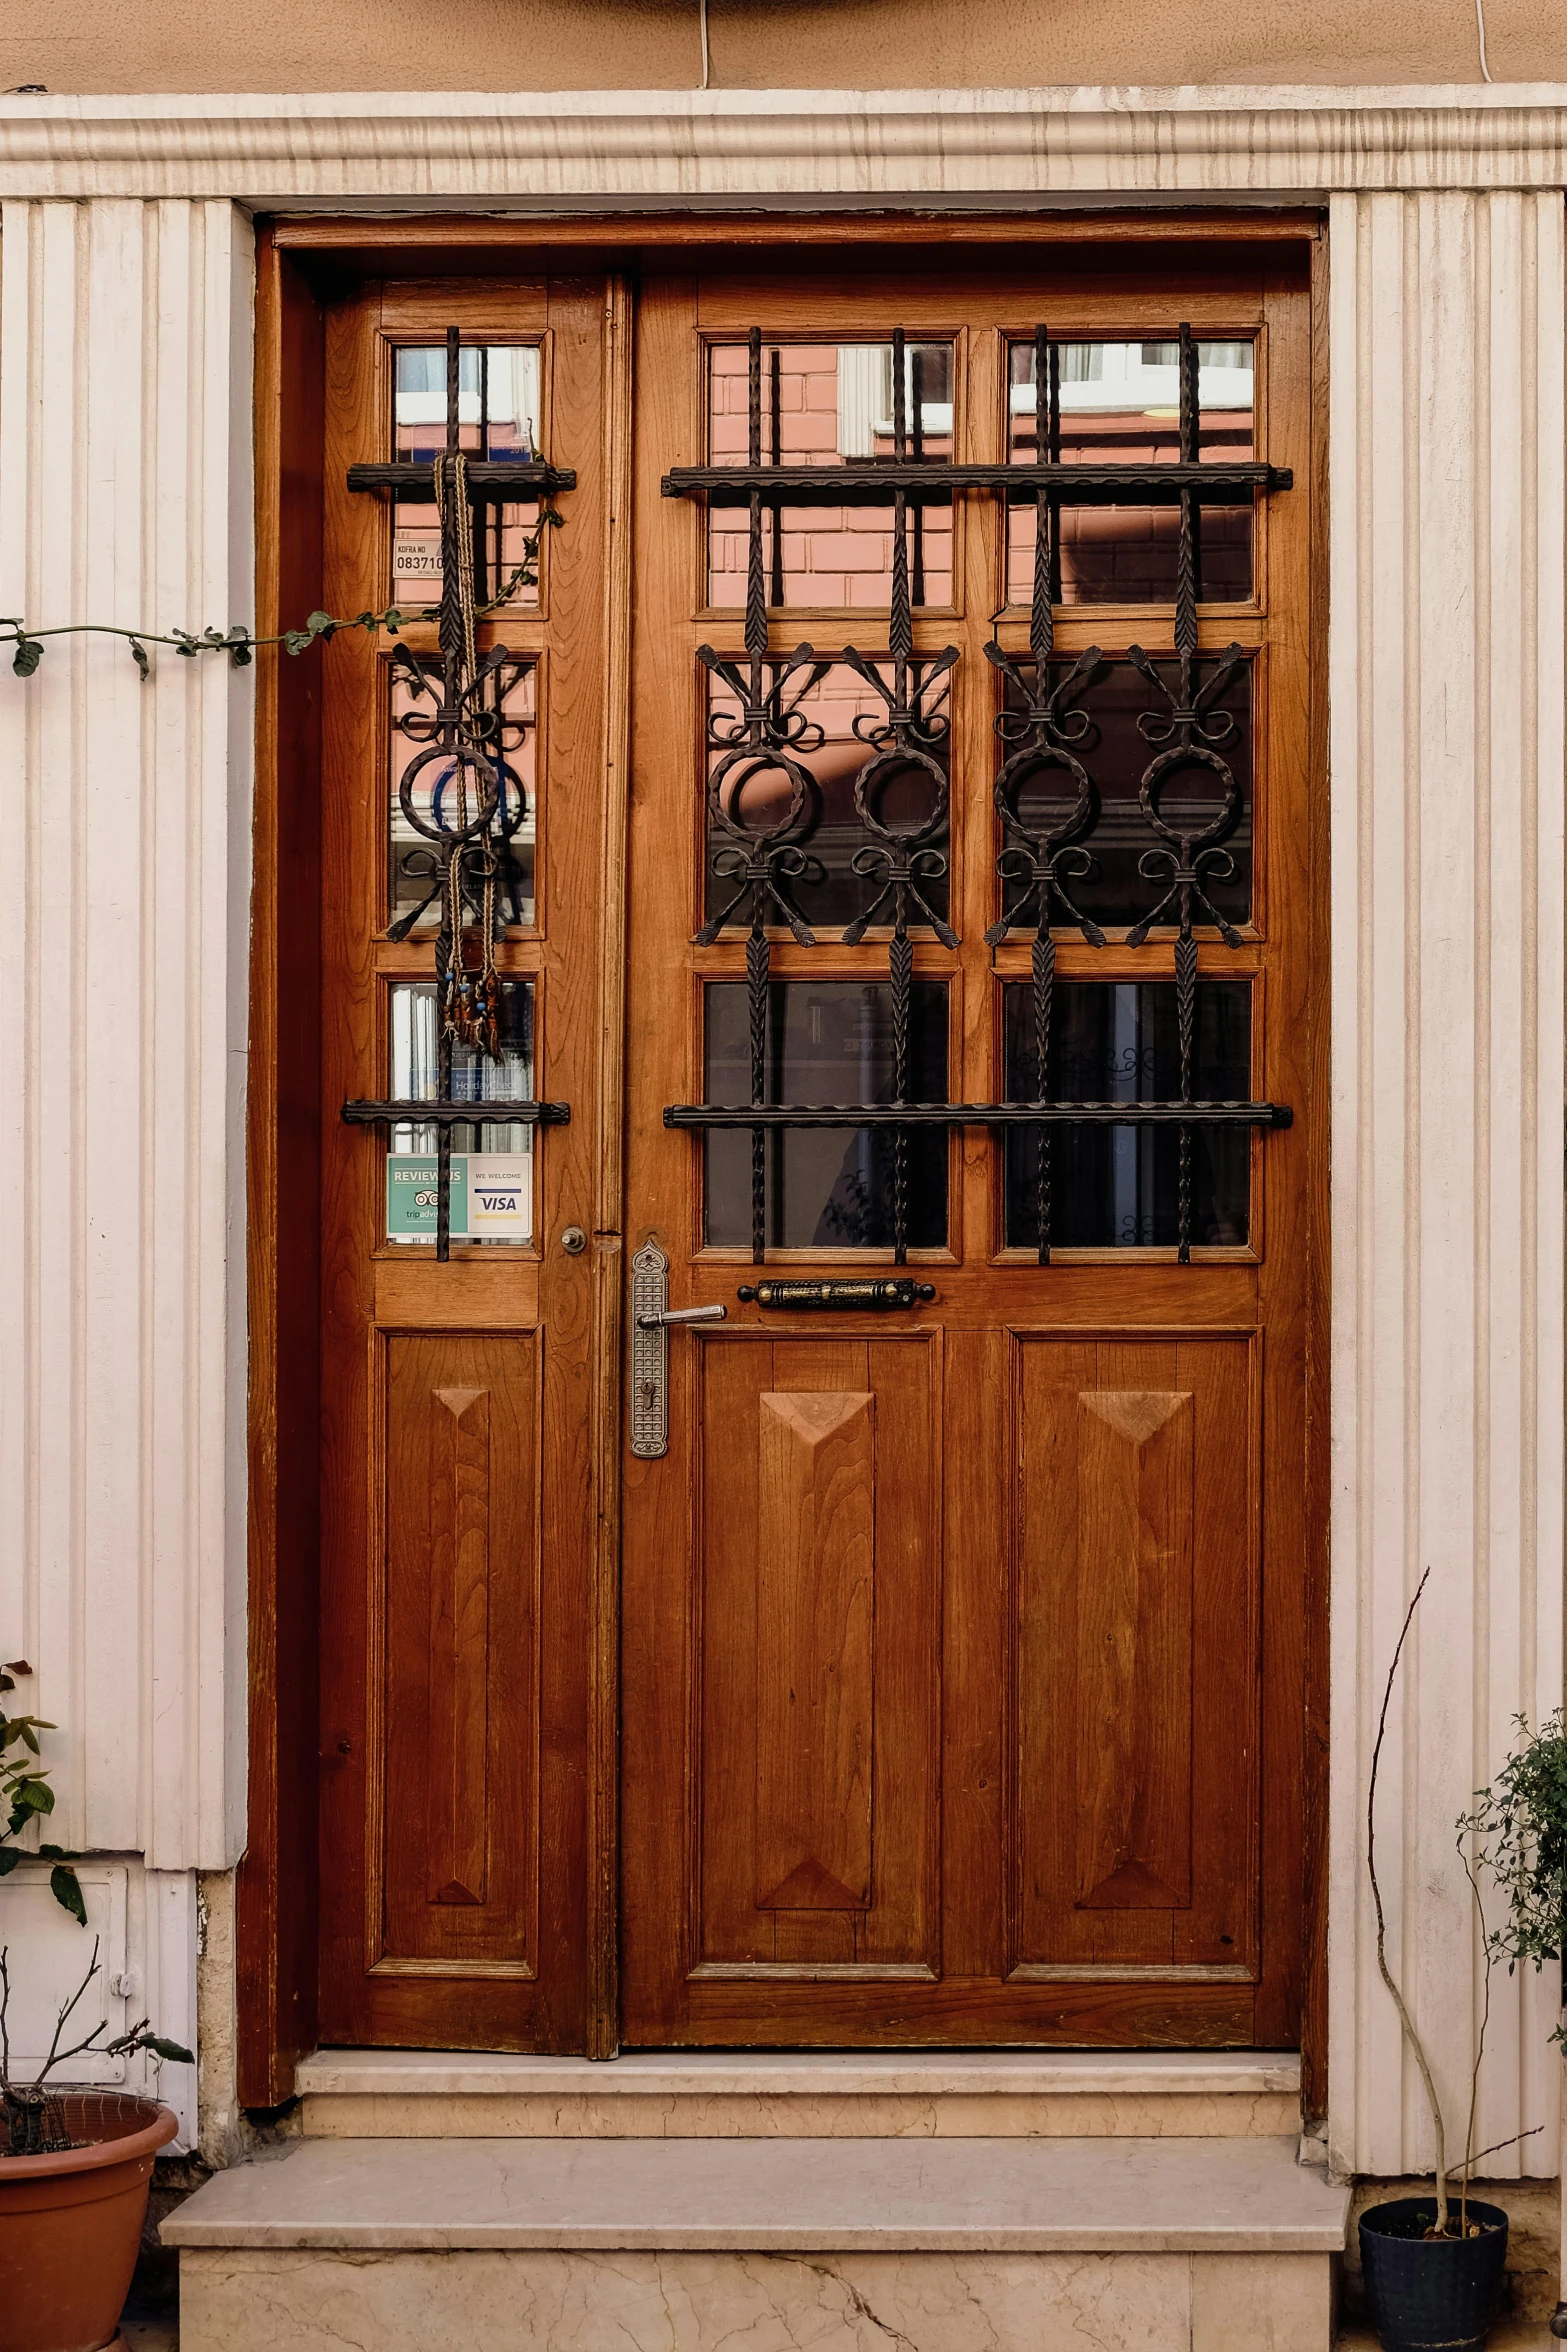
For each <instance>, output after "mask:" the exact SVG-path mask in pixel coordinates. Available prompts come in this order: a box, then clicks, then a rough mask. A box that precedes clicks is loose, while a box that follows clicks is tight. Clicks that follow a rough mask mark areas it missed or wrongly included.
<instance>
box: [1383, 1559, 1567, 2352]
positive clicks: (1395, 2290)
mask: <svg viewBox="0 0 1567 2352" xmlns="http://www.w3.org/2000/svg"><path fill="white" fill-rule="evenodd" d="M1430 1573H1431V1572H1430V1570H1429V1569H1427V1571H1426V1574H1425V1575H1424V1576H1422V1577H1421V1579H1420V1582H1419V1585H1418V1586H1417V1587H1416V1590H1415V1597H1414V1599H1413V1600H1412V1601H1411V1602H1410V1604H1409V1608H1408V1610H1407V1612H1406V1613H1405V1617H1404V1623H1403V1628H1402V1631H1401V1632H1400V1634H1399V1637H1398V1646H1397V1648H1396V1649H1395V1650H1394V1652H1393V1662H1392V1664H1391V1666H1390V1667H1389V1668H1388V1675H1387V1684H1386V1687H1385V1688H1384V1690H1383V1693H1382V1712H1381V1715H1380V1717H1379V1719H1378V1723H1377V1736H1376V1743H1375V1745H1374V1747H1373V1749H1372V1752H1371V1781H1370V1787H1369V1789H1368V1791H1367V1796H1366V1871H1367V1875H1368V1877H1369V1878H1370V1881H1371V1894H1372V1901H1373V1903H1374V1905H1375V1910H1376V1922H1377V1968H1378V1971H1379V1973H1380V1975H1381V1978H1382V1982H1383V1983H1384V1984H1385V1985H1386V1987H1387V1989H1388V1992H1389V1994H1390V1995H1391V1997H1392V2001H1393V2006H1394V2008H1395V2009H1396V2010H1397V2012H1398V2023H1399V2030H1400V2032H1401V2033H1402V2035H1403V2037H1404V2040H1405V2041H1406V2043H1407V2044H1408V2046H1409V2050H1410V2053H1411V2055H1412V2056H1413V2058H1414V2061H1415V2066H1416V2069H1417V2071H1418V2072H1419V2076H1420V2081H1421V2084H1422V2086H1423V2088H1424V2090H1425V2095H1426V2103H1427V2105H1428V2107H1429V2108H1430V2111H1431V2123H1432V2128H1433V2131H1434V2134H1435V2139H1436V2165H1435V2181H1434V2194H1433V2195H1432V2196H1429V2197H1395V2198H1391V2199H1389V2200H1388V2202H1387V2203H1385V2204H1382V2205H1374V2206H1372V2207H1371V2208H1370V2209H1369V2210H1368V2211H1367V2212H1365V2213H1363V2214H1362V2215H1361V2217H1360V2260H1361V2269H1362V2273H1363V2276H1364V2279H1365V2286H1366V2301H1367V2303H1368V2304H1369V2306H1370V2310H1371V2318H1372V2324H1373V2325H1374V2326H1375V2328H1376V2331H1377V2334H1378V2336H1379V2338H1380V2339H1381V2342H1382V2344H1383V2346H1384V2347H1385V2352H1435V2348H1436V2347H1438V2346H1440V2347H1442V2352H1481V2347H1482V2346H1483V2345H1484V2343H1485V2340H1486V2337H1487V2335H1488V2333H1489V2332H1490V2327H1491V2322H1492V2319H1493V2317H1494V2316H1495V2312H1496V2305H1497V2301H1498V2298H1499V2295H1500V2292H1501V2286H1502V2275H1503V2271H1504V2269H1505V2267H1506V2262H1507V2227H1508V2223H1507V2215H1506V2214H1505V2213H1504V2212H1503V2210H1502V2208H1501V2207H1500V2206H1499V2205H1487V2204H1481V2203H1480V2202H1479V2201H1478V2200H1477V2199H1476V2198H1473V2197H1471V2196H1470V2194H1469V2183H1470V2180H1471V2178H1472V2177H1473V2174H1474V2168H1475V2166H1476V2164H1477V2163H1478V2162H1479V2160H1480V2158H1481V2157H1482V2156H1494V2155H1496V2154H1497V2153H1498V2152H1499V2151H1500V2150H1501V2149H1503V2148H1510V2147H1514V2146H1516V2145H1517V2141H1518V2139H1529V2138H1532V2137H1533V2134H1532V2133H1530V2132H1523V2133H1519V2134H1517V2135H1516V2137H1515V2138H1513V2139H1508V2140H1498V2141H1496V2142H1495V2143H1494V2144H1493V2145H1492V2146H1491V2147H1489V2148H1479V2149H1477V2148H1476V2147H1475V2144H1474V2137H1475V2116H1476V2109H1477V2099H1478V2093H1479V2086H1480V2066H1481V2062H1482V2060H1483V2058H1484V2056H1485V2037H1486V2028H1487V2026H1488V2024H1489V2022H1490V2013H1491V1969H1492V1966H1493V1964H1494V1961H1495V1959H1496V1958H1497V1957H1498V1956H1499V1950H1500V1946H1499V1943H1498V1940H1497V1939H1496V1938H1495V1937H1492V1936H1490V1935H1488V1934H1487V1932H1486V1926H1485V1913H1484V1908H1483V1904H1482V1900H1481V1886H1480V1873H1481V1871H1482V1869H1484V1868H1486V1867H1488V1866H1489V1865H1491V1864H1492V1863H1493V1859H1494V1857H1493V1854H1492V1853H1491V1852H1488V1851H1487V1849H1486V1848H1485V1847H1484V1846H1482V1845H1480V1844H1479V1842H1478V1839H1477V1835H1476V1833H1477V1831H1478V1830H1479V1829H1480V1828H1481V1826H1482V1824H1481V1817H1480V1815H1477V1814H1465V1815H1464V1816H1462V1818H1461V1819H1460V1821H1459V1823H1458V1853H1459V1859H1460V1861H1461V1862H1462V1864H1463V1868H1464V1875H1465V1877H1466V1878H1467V1879H1468V1882H1469V1891H1470V1895H1471V1898H1472V1900H1473V1903H1474V1908H1475V1916H1476V1918H1477V1920H1478V1922H1479V1926H1480V1940H1481V1950H1482V1953H1483V1955H1484V1991H1483V1995H1482V2001H1481V2011H1480V2031H1479V2035H1478V2037H1477V2039H1476V2043H1475V2050H1474V2058H1473V2063H1472V2065H1471V2067H1470V2073H1469V2114H1468V2122H1467V2126H1466V2129H1465V2133H1464V2155H1463V2161H1462V2163H1461V2164H1460V2165H1459V2166H1458V2167H1457V2176H1458V2194H1457V2197H1456V2199H1455V2198H1454V2197H1453V2196H1452V2194H1451V2193H1450V2183H1451V2179H1452V2169H1451V2168H1450V2167H1449V2164H1448V2157H1447V2126H1446V2121H1445V2118H1444V2116H1443V2112H1442V2102H1441V2099H1440V2098H1439V2096H1438V2094H1437V2088H1436V2077H1435V2074H1434V2073H1433V2070H1432V2067H1431V2062H1430V2058H1429V2056H1428V2055H1427V2052H1426V2048H1425V2044H1424V2042H1423V2041H1422V2039H1421V2037H1420V2033H1419V2031H1418V2029H1417V2027H1416V2025H1415V2021H1414V2018H1413V2016H1412V2015H1411V2013H1410V2009H1409V2004H1408V2002H1407V2001H1406V2000H1405V1998H1404V1995H1403V1992H1402V1990H1401V1988H1400V1986H1399V1984H1398V1981H1397V1979H1396V1978H1395V1976H1394V1974H1393V1971H1392V1969H1391V1968H1390V1967H1389V1965H1388V1957H1387V1923H1386V1919H1385V1917H1384V1914H1383V1908H1382V1889H1381V1885H1380V1883H1379V1881H1378V1878H1377V1857H1376V1812H1377V1774H1378V1770H1379V1767H1380V1765H1381V1761H1382V1742H1383V1740H1384V1738H1385V1737H1386V1734H1387V1718H1388V1710H1389V1708H1390V1706H1391V1705H1392V1699H1393V1686H1394V1683H1395V1681H1396V1680H1397V1676H1398V1668H1399V1661H1400V1659H1401V1658H1402V1656H1403V1651H1404V1644H1405V1642H1406V1641H1407V1639H1408V1638H1409V1628H1410V1626H1411V1625H1412V1624H1413V1622H1414V1616H1415V1611H1416V1609H1417V1608H1418V1607H1419V1605H1420V1596H1421V1594H1422V1593H1423V1592H1424V1591H1425V1588H1426V1581H1427V1578H1428V1577H1429V1575H1430ZM1482 1812H1483V1806H1482ZM1537 2128H1538V2127H1537Z"/></svg>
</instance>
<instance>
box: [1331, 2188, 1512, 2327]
mask: <svg viewBox="0 0 1567 2352" xmlns="http://www.w3.org/2000/svg"><path fill="white" fill-rule="evenodd" d="M1448 2210H1449V2215H1450V2218H1451V2219H1452V2220H1453V2221H1454V2222H1456V2221H1457V2218H1458V2198H1457V2196H1456V2195H1454V2196H1453V2197H1452V2198H1451V2200H1450V2202H1449V2208H1448ZM1468 2211H1469V2220H1470V2223H1471V2225H1473V2224H1474V2223H1476V2222H1478V2224H1479V2225H1480V2226H1479V2235H1478V2236H1477V2237H1472V2238H1428V2237H1427V2236H1426V2234H1425V2233H1426V2231H1427V2230H1428V2229H1432V2228H1434V2226H1435V2224H1436V2199H1435V2198H1434V2197H1395V2198H1393V2199H1392V2200H1391V2202H1390V2203H1388V2204H1386V2205H1373V2206H1372V2207H1371V2208H1370V2210H1369V2211H1368V2212H1366V2213H1363V2214H1362V2215H1361V2217H1360V2265H1361V2269H1362V2271H1363V2272H1364V2274H1365V2280H1366V2301H1367V2303H1368V2304H1369V2305H1370V2307H1371V2324H1372V2326H1373V2327H1374V2328H1375V2329H1376V2331H1377V2335H1378V2336H1379V2338H1380V2339H1381V2342H1382V2345H1383V2352H1439V2348H1440V2352H1481V2347H1482V2346H1483V2345H1484V2343H1485V2339H1486V2336H1487V2335H1488V2333H1489V2332H1490V2327H1491V2322H1492V2319H1493V2318H1494V2317H1495V2313H1496V2306H1497V2301H1498V2298H1499V2297H1500V2294H1501V2291H1502V2272H1503V2269H1504V2268H1505V2266H1506V2262H1507V2216H1506V2214H1505V2213H1504V2212H1503V2211H1502V2209H1501V2207H1500V2206H1499V2205H1481V2204H1478V2203H1477V2202H1476V2200H1475V2199H1474V2198H1473V2197H1471V2198H1470V2200H1469V2208H1468Z"/></svg>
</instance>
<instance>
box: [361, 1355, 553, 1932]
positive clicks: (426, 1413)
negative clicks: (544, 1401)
mask: <svg viewBox="0 0 1567 2352" xmlns="http://www.w3.org/2000/svg"><path fill="white" fill-rule="evenodd" d="M384 1346H385V1353H386V1368H385V1388H386V1435H385V1455H384V1460H385V1496H384V1504H383V1524H384V1527H385V1541H386V1585H385V1599H384V1603H383V1611H382V1621H381V1629H380V1630H381V1665H382V1678H383V1691H384V1697H383V1700H382V1705H381V1707H380V1709H379V1710H377V1712H376V1714H374V1715H373V1716H372V1722H373V1723H376V1722H378V1723H379V1725H380V1727H381V1735H382V1748H381V1752H380V1754H379V1755H377V1756H375V1757H374V1758H373V1762H372V1785H373V1786H375V1787H376V1788H377V1789H378V1791H379V1811H380V1819H379V1823H378V1831H379V1836H378V1847H379V1856H380V1866H381V1867H380V1878H381V1885H382V1889H383V1900H382V1903H381V1906H380V1920H379V1929H378V1932H374V1931H373V1932H372V1939H371V1948H372V1950H373V1952H374V1954H375V1957H374V1959H373V1962H372V1966H373V1967H374V1968H375V1969H377V1970H378V1971H381V1972H395V1971H396V1970H398V1969H399V1968H403V1967H407V1966H412V1967H414V1968H417V1969H419V1970H420V1971H423V1972H426V1973H428V1972H431V1971H433V1970H436V1969H439V1968H442V1967H445V1968H448V1969H454V1970H455V1971H456V1973H458V1974H462V1973H464V1972H465V1971H466V1969H467V1968H468V1967H469V1966H470V1965H471V1964H482V1965H483V1966H484V1967H485V1968H486V1969H496V1970H507V1971H510V1972H511V1973H513V1974H517V1975H523V1976H531V1975H533V1974H534V1973H535V1972H536V1966H537V1955H538V1921H537V1903H536V1880H537V1854H538V1755H537V1725H538V1688H537V1684H538V1676H537V1628H538V1505H539V1495H538V1476H537V1467H536V1454H537V1446H536V1438H535V1424H536V1421H537V1415H538V1389H539V1382H538V1340H537V1336H536V1335H535V1334H533V1333H528V1334H519V1335H517V1336H516V1337H507V1338H500V1337H496V1336H488V1335H487V1336H485V1337H483V1338H479V1337H475V1336H474V1335H472V1334H469V1333H455V1332H453V1333H442V1334H441V1335H440V1336H439V1337H432V1336H428V1335H425V1334H422V1333H409V1332H395V1333H392V1334H391V1335H390V1336H389V1337H388V1338H387V1339H386V1340H385V1342H384ZM421 1816H422V1818H421ZM372 1899H373V1898H372Z"/></svg>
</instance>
